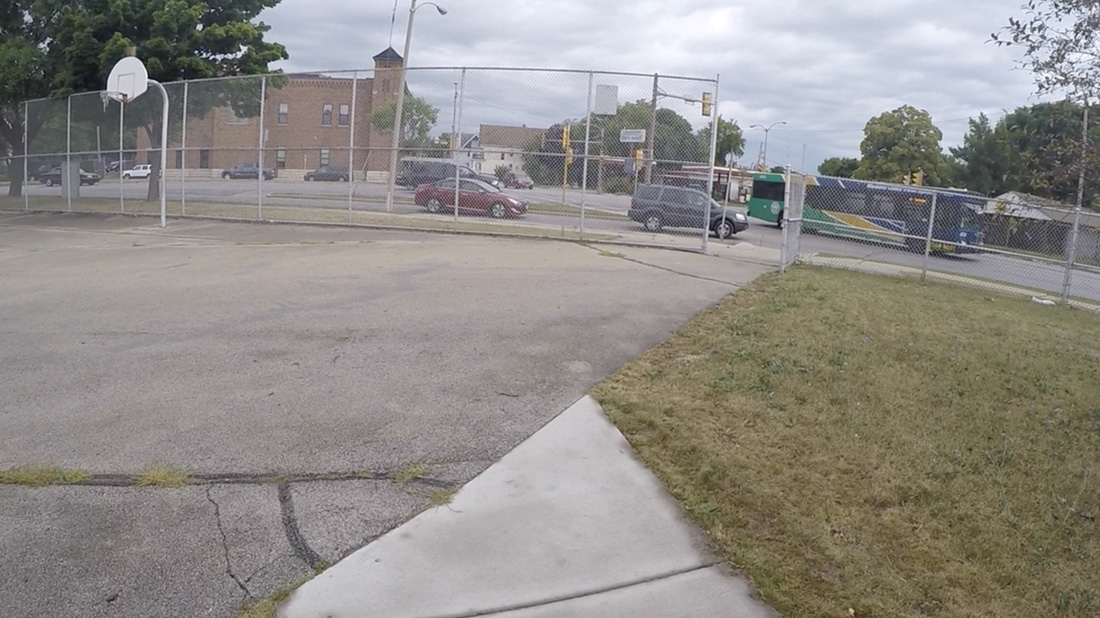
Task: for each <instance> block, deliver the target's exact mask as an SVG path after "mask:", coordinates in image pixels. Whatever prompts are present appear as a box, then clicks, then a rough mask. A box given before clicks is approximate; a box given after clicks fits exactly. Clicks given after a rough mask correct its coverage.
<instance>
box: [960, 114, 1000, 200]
mask: <svg viewBox="0 0 1100 618" xmlns="http://www.w3.org/2000/svg"><path fill="white" fill-rule="evenodd" d="M1012 150H1013V144H1012V136H1011V135H1010V132H1009V131H1008V125H1007V124H1005V123H1004V122H1003V121H1002V122H998V123H997V124H996V125H991V124H990V122H989V118H988V117H987V116H986V115H985V114H980V115H979V116H978V117H977V118H976V119H975V118H971V119H970V129H969V130H968V131H967V133H966V135H965V136H963V143H962V145H961V146H957V147H954V148H951V149H950V152H951V155H952V157H951V158H950V159H949V160H948V161H947V162H948V164H949V165H950V166H951V167H952V168H953V171H954V173H953V174H951V176H952V177H951V184H954V185H962V186H963V187H965V188H967V189H969V190H971V191H977V192H978V193H984V194H986V195H999V194H1001V193H1004V192H1005V191H1009V190H1011V189H1013V188H1015V187H1014V184H1015V183H1013V181H1012V180H1011V179H1010V175H1011V174H1012V171H1013V170H1012V165H1013V158H1014V157H1013V154H1012Z"/></svg>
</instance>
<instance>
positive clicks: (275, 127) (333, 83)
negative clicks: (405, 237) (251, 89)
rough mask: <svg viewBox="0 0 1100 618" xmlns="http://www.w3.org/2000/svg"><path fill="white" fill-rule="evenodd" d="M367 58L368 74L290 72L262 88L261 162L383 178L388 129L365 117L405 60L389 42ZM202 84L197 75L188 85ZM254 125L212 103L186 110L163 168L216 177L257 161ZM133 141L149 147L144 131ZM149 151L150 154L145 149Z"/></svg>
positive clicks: (388, 91) (383, 99)
mask: <svg viewBox="0 0 1100 618" xmlns="http://www.w3.org/2000/svg"><path fill="white" fill-rule="evenodd" d="M373 60H374V71H373V72H372V73H368V76H366V77H358V78H355V77H353V75H352V74H349V75H348V76H347V77H343V76H340V77H333V76H324V75H318V74H299V75H289V76H287V77H288V81H287V83H286V84H285V85H283V86H282V87H281V88H268V89H267V90H266V96H265V103H264V110H263V137H264V150H263V165H264V167H267V168H272V167H274V168H277V169H278V170H279V176H280V177H282V178H287V179H301V178H302V175H303V174H304V173H305V172H306V171H309V170H313V169H316V168H317V167H319V166H321V165H333V166H339V167H351V168H353V169H354V170H355V176H356V178H359V179H368V180H379V181H381V180H384V179H385V176H386V172H387V170H388V167H389V154H388V149H389V147H390V144H391V137H390V131H389V129H388V128H386V129H385V130H382V131H380V130H376V129H375V128H374V127H372V126H371V123H370V116H371V112H372V111H373V110H375V109H378V107H379V106H381V105H384V104H386V103H388V102H391V101H393V100H394V99H395V98H396V95H397V85H398V83H400V81H401V80H400V74H399V73H398V72H399V71H400V70H401V68H402V64H403V63H402V58H401V56H400V55H399V54H398V53H397V52H396V51H394V49H393V48H392V47H391V48H387V49H386V50H385V51H383V52H381V53H380V54H378V55H376V56H374V58H373ZM202 84H203V82H195V83H194V84H193V85H191V86H189V88H200V87H202ZM407 92H408V90H406V93H407ZM352 115H354V136H353V135H352V129H353V126H352V125H353V123H352ZM260 129H261V127H260V116H255V117H251V118H238V117H237V115H236V114H235V113H234V110H233V109H232V108H231V107H219V108H216V109H214V110H212V111H211V112H210V113H209V114H207V115H206V116H205V117H203V118H194V117H190V118H188V119H187V135H186V144H184V143H183V140H182V139H181V137H175V138H172V139H171V140H170V142H169V144H168V149H169V153H168V172H167V173H168V175H169V176H176V177H178V176H179V172H176V173H173V170H181V169H186V174H187V176H188V177H199V178H202V177H217V176H218V175H219V174H220V173H221V171H222V170H223V169H225V168H227V167H230V166H232V165H234V164H236V163H255V162H256V161H257V160H258V159H259V156H258V153H259V146H260V135H261V131H260ZM184 145H185V146H186V150H184V149H183V147H184ZM137 146H138V150H139V151H147V152H148V151H149V142H148V139H147V137H146V135H145V132H144V131H138V144H137ZM149 156H150V157H151V158H154V155H153V154H152V153H151V152H150V155H149ZM150 163H152V161H151V160H150ZM349 164H350V165H349Z"/></svg>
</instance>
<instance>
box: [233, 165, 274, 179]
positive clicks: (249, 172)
mask: <svg viewBox="0 0 1100 618" xmlns="http://www.w3.org/2000/svg"><path fill="white" fill-rule="evenodd" d="M277 175H278V173H277V172H276V171H275V170H273V169H268V168H264V180H271V179H272V178H274V177H276V176H277ZM222 178H224V179H226V180H240V179H249V180H258V179H259V178H260V166H259V165H257V164H255V163H238V164H236V165H234V166H233V167H231V168H229V169H224V170H222Z"/></svg>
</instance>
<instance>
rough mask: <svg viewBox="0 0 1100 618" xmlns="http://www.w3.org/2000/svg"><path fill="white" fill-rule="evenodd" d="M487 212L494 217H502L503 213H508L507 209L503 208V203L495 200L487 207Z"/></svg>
mask: <svg viewBox="0 0 1100 618" xmlns="http://www.w3.org/2000/svg"><path fill="white" fill-rule="evenodd" d="M489 214H490V215H492V216H493V218H494V219H503V218H504V215H506V214H508V211H507V210H505V209H504V204H501V203H500V202H497V203H495V204H493V205H492V206H490V207H489Z"/></svg>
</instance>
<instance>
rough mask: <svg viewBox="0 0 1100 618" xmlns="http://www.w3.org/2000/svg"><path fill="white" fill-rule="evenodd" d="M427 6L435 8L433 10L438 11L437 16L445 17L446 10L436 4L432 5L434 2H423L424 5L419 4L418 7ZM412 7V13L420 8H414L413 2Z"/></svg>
mask: <svg viewBox="0 0 1100 618" xmlns="http://www.w3.org/2000/svg"><path fill="white" fill-rule="evenodd" d="M429 4H430V5H432V6H434V7H435V10H436V11H439V14H440V15H446V14H447V9H445V8H443V7H441V6H439V5H438V4H436V3H434V2H425V3H424V4H421V5H420V6H427V5H429ZM412 6H413V9H412V10H413V11H414V12H415V11H416V9H419V8H420V6H416V3H415V2H413V3H412Z"/></svg>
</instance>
